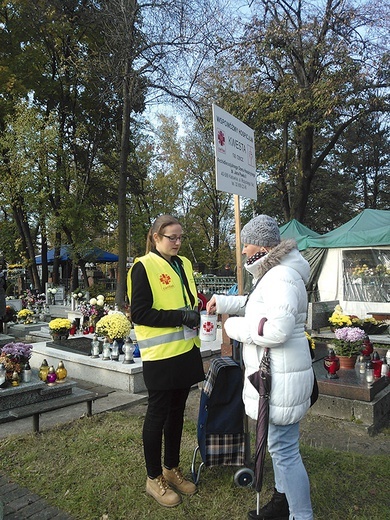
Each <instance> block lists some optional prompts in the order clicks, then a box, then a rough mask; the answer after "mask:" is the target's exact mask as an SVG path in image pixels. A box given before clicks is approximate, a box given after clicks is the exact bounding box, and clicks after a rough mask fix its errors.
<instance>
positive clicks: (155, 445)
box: [128, 215, 204, 507]
mask: <svg viewBox="0 0 390 520" xmlns="http://www.w3.org/2000/svg"><path fill="white" fill-rule="evenodd" d="M182 241H183V229H182V227H181V224H180V223H179V221H178V220H177V219H176V218H174V217H172V216H170V215H162V216H160V217H158V218H157V219H156V221H155V222H154V224H153V226H152V227H151V229H150V230H149V233H148V235H147V244H146V254H145V255H144V256H142V257H140V258H137V259H135V262H134V265H133V267H132V268H131V270H130V271H129V274H128V296H129V302H130V309H131V318H132V321H133V323H134V331H135V335H136V338H137V342H138V345H139V348H140V352H141V359H142V365H143V377H144V380H145V385H146V388H147V390H148V408H147V411H146V416H145V421H144V426H143V433H142V437H143V445H144V456H145V462H146V471H147V479H146V492H147V493H148V494H149V495H151V496H152V497H153V498H154V499H155V500H156V501H157V502H158V503H159V504H160V505H162V506H166V507H174V506H177V505H178V504H180V502H181V497H180V494H184V495H193V494H194V493H196V491H197V489H196V486H195V484H194V483H193V482H191V481H189V480H186V479H185V477H184V475H183V473H182V471H181V469H180V467H179V463H180V445H181V438H182V431H183V422H184V410H185V406H186V401H187V398H188V394H189V392H190V389H191V386H192V385H194V384H196V383H198V382H199V381H202V380H203V379H204V370H203V363H202V358H201V355H200V348H199V347H200V340H199V337H198V329H197V328H198V327H199V322H200V316H199V312H198V295H197V290H196V285H195V282H194V276H193V269H192V265H191V262H190V261H189V260H188V259H187V258H185V257H183V256H178V254H179V250H180V246H181V244H182ZM163 437H164V454H163V465H162V461H161V457H162V440H163Z"/></svg>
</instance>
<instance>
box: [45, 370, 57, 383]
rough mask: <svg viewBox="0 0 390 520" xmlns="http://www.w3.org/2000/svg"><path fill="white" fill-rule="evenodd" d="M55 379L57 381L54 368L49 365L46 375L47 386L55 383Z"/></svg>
mask: <svg viewBox="0 0 390 520" xmlns="http://www.w3.org/2000/svg"><path fill="white" fill-rule="evenodd" d="M56 381H57V374H56V371H55V370H54V367H53V366H51V367H50V368H49V371H48V373H47V377H46V383H47V386H53V385H55V383H56Z"/></svg>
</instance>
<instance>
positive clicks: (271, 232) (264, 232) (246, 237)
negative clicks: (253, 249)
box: [241, 215, 280, 247]
mask: <svg viewBox="0 0 390 520" xmlns="http://www.w3.org/2000/svg"><path fill="white" fill-rule="evenodd" d="M241 242H242V243H243V244H252V245H254V246H265V247H272V246H276V245H278V244H280V233H279V228H278V225H277V223H276V220H274V219H273V218H272V217H269V216H268V215H258V216H257V217H255V218H253V219H252V220H250V221H249V222H248V223H247V224H245V226H244V227H243V228H242V230H241Z"/></svg>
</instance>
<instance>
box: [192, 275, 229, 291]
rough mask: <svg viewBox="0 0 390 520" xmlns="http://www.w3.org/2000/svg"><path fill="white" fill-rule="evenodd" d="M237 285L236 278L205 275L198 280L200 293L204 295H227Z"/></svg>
mask: <svg viewBox="0 0 390 520" xmlns="http://www.w3.org/2000/svg"><path fill="white" fill-rule="evenodd" d="M235 283H236V279H235V277H234V276H216V275H210V274H204V275H202V276H201V277H199V278H197V279H196V285H197V287H198V291H200V292H201V293H203V294H208V293H211V294H213V293H218V294H227V293H228V291H229V289H231V287H232V286H233V285H234V284H235Z"/></svg>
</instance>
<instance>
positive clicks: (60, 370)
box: [56, 361, 68, 383]
mask: <svg viewBox="0 0 390 520" xmlns="http://www.w3.org/2000/svg"><path fill="white" fill-rule="evenodd" d="M56 375H57V383H64V382H65V379H66V376H67V375H68V371H67V370H66V368H65V365H64V362H63V361H60V362H59V363H58V367H57V368H56Z"/></svg>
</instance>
